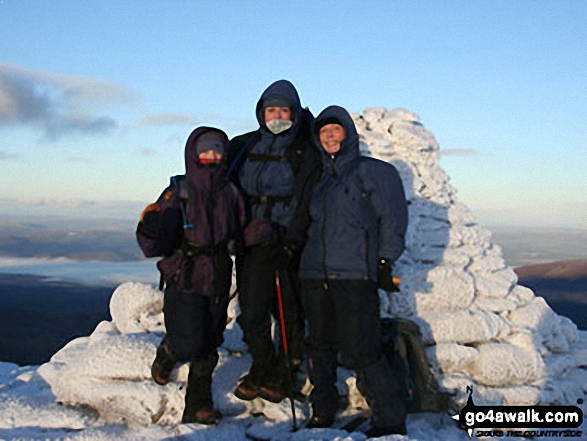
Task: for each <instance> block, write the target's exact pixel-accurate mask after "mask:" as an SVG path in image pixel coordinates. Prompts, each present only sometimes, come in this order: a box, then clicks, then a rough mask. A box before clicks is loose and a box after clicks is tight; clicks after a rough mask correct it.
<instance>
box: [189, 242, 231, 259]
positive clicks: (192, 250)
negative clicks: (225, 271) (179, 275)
mask: <svg viewBox="0 0 587 441" xmlns="http://www.w3.org/2000/svg"><path fill="white" fill-rule="evenodd" d="M181 250H182V252H183V255H184V256H185V257H188V258H190V257H195V256H200V255H202V254H206V255H207V256H213V255H215V254H217V253H219V252H221V251H225V250H226V245H197V244H193V243H188V242H184V243H183V244H182V246H181Z"/></svg>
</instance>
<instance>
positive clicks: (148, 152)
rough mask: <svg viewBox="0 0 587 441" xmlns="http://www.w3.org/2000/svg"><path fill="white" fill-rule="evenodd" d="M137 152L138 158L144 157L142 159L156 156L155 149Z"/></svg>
mask: <svg viewBox="0 0 587 441" xmlns="http://www.w3.org/2000/svg"><path fill="white" fill-rule="evenodd" d="M137 152H138V154H139V156H144V157H148V156H154V155H156V154H157V151H156V150H155V149H151V148H144V149H139V150H138V151H137Z"/></svg>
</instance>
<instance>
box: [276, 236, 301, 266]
mask: <svg viewBox="0 0 587 441" xmlns="http://www.w3.org/2000/svg"><path fill="white" fill-rule="evenodd" d="M299 251H300V248H299V246H298V245H297V244H295V243H293V242H284V243H282V244H277V245H274V246H272V249H271V250H270V251H269V255H268V257H269V260H268V263H269V265H270V266H271V268H273V269H275V270H283V269H287V268H288V267H289V266H290V265H291V263H292V262H293V260H294V258H295V257H296V256H297V254H298V252H299Z"/></svg>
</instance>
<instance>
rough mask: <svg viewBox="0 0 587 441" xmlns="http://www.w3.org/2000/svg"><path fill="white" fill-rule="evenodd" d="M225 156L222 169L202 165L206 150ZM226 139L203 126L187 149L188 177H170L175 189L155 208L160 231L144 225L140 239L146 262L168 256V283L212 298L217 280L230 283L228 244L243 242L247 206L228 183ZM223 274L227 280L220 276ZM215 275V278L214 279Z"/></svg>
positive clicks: (171, 187) (163, 266) (165, 262)
mask: <svg viewBox="0 0 587 441" xmlns="http://www.w3.org/2000/svg"><path fill="white" fill-rule="evenodd" d="M209 149H213V150H218V151H221V152H222V154H223V160H222V161H221V162H220V163H219V164H214V165H203V164H200V162H199V154H200V153H201V152H202V151H204V150H209ZM227 153H228V138H227V136H226V134H225V133H224V132H223V131H221V130H218V129H215V128H211V127H200V128H198V129H196V130H194V131H193V132H192V133H191V135H190V136H189V138H188V140H187V142H186V147H185V167H186V174H185V175H180V176H175V177H173V178H171V184H170V185H169V186H168V187H167V188H166V189H165V190H164V191H163V193H162V194H161V196H160V197H159V198H158V199H157V202H156V203H155V206H156V209H157V210H158V211H159V212H160V213H161V216H160V222H159V224H158V225H157V226H156V228H150V229H148V230H149V231H148V232H147V231H146V230H147V229H146V228H144V226H143V225H142V223H143V221H141V222H140V223H139V226H138V228H137V240H138V242H139V246H140V247H141V249H142V250H143V252H144V254H145V255H146V256H147V257H155V256H164V258H163V259H162V260H160V261H159V262H158V263H157V267H158V268H159V270H160V271H161V273H162V275H163V277H164V279H165V280H166V281H171V280H173V281H177V282H179V284H180V288H181V289H183V290H184V291H187V292H195V293H198V294H201V295H206V296H210V295H213V294H214V292H213V291H214V289H213V287H212V285H213V281H214V279H215V278H218V279H223V280H222V282H223V283H224V282H226V280H224V279H226V273H228V283H229V284H230V268H228V269H227V268H225V267H226V266H227V265H231V262H230V258H229V257H228V255H227V253H228V251H227V245H228V243H229V241H231V240H234V239H238V236H239V234H240V231H241V228H242V225H243V224H244V222H245V209H244V201H243V199H242V197H241V196H240V194H239V192H238V190H237V189H236V187H235V186H234V185H233V184H232V183H229V182H228V181H227V180H226V156H227ZM218 271H221V272H222V274H223V276H222V277H217V276H218V274H219V272H218ZM215 276H216V277H215Z"/></svg>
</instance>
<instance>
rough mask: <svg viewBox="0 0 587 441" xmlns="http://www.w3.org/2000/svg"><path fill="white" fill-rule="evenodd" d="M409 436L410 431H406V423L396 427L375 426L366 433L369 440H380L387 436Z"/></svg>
mask: <svg viewBox="0 0 587 441" xmlns="http://www.w3.org/2000/svg"><path fill="white" fill-rule="evenodd" d="M407 434H408V431H407V429H406V424H405V423H401V424H398V425H396V426H384V427H377V426H373V427H371V428H370V429H369V430H367V431H366V432H365V435H367V438H379V437H381V436H387V435H407Z"/></svg>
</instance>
